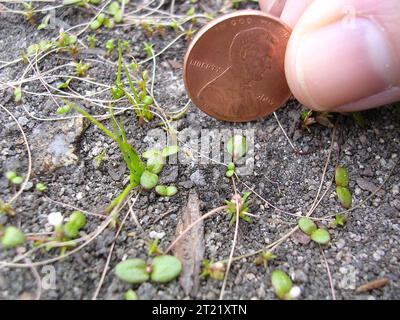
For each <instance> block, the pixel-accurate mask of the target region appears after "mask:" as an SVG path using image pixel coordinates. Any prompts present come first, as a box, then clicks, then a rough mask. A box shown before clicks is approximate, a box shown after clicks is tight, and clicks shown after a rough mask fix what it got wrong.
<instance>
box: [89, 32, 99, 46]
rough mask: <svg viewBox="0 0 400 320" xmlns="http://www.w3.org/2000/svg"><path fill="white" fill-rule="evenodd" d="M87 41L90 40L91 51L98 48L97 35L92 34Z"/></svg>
mask: <svg viewBox="0 0 400 320" xmlns="http://www.w3.org/2000/svg"><path fill="white" fill-rule="evenodd" d="M87 39H88V40H89V47H90V49H94V48H95V47H96V43H97V42H98V40H97V38H96V35H95V34H91V35H89V36H88V37H87Z"/></svg>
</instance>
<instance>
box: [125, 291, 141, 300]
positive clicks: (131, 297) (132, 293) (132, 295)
mask: <svg viewBox="0 0 400 320" xmlns="http://www.w3.org/2000/svg"><path fill="white" fill-rule="evenodd" d="M125 300H139V297H138V295H137V294H136V292H135V291H133V290H132V289H129V290H128V291H127V292H125Z"/></svg>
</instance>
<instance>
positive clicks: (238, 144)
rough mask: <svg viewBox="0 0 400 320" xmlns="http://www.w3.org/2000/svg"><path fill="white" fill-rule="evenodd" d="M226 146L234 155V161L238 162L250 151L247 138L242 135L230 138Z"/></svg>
mask: <svg viewBox="0 0 400 320" xmlns="http://www.w3.org/2000/svg"><path fill="white" fill-rule="evenodd" d="M226 148H227V151H228V153H229V154H230V155H231V156H232V162H236V161H237V160H239V159H240V158H242V157H243V156H244V155H245V154H246V153H247V152H248V145H247V140H246V138H245V137H243V136H241V135H235V136H233V137H232V138H230V139H229V140H228V143H227V146H226Z"/></svg>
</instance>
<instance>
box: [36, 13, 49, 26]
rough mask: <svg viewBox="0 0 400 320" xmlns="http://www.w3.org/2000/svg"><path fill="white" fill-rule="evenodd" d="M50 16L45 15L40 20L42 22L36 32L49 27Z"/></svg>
mask: <svg viewBox="0 0 400 320" xmlns="http://www.w3.org/2000/svg"><path fill="white" fill-rule="evenodd" d="M50 18H51V14H48V15H45V16H44V17H43V19H42V22H41V23H40V24H39V26H38V27H37V29H38V30H42V29H46V28H47V27H48V26H49V22H50Z"/></svg>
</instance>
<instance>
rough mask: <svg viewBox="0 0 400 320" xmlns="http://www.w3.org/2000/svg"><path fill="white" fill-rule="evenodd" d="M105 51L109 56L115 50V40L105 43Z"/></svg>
mask: <svg viewBox="0 0 400 320" xmlns="http://www.w3.org/2000/svg"><path fill="white" fill-rule="evenodd" d="M106 49H107V54H108V55H109V56H110V55H112V53H113V52H114V50H115V40H114V39H109V40H107V42H106Z"/></svg>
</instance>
